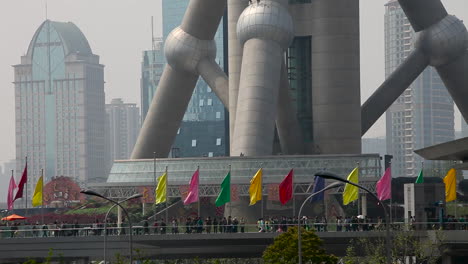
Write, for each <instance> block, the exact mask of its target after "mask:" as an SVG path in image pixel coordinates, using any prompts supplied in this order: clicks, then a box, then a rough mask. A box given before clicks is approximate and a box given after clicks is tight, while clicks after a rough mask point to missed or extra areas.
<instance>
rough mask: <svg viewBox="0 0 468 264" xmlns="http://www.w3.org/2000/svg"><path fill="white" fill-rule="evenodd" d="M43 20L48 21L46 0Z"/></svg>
mask: <svg viewBox="0 0 468 264" xmlns="http://www.w3.org/2000/svg"><path fill="white" fill-rule="evenodd" d="M45 19H46V20H47V19H48V16H47V0H45Z"/></svg>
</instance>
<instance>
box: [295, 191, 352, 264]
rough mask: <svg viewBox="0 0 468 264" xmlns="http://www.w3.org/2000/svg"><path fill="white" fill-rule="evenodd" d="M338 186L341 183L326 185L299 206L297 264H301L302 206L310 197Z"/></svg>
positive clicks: (310, 196)
mask: <svg viewBox="0 0 468 264" xmlns="http://www.w3.org/2000/svg"><path fill="white" fill-rule="evenodd" d="M340 186H343V184H342V183H339V182H334V183H332V184H330V185H328V186H327V187H325V188H323V189H322V190H320V191H318V192H314V193H313V194H311V195H309V197H307V198H306V199H305V200H304V202H303V203H302V205H301V208H300V209H299V214H298V215H297V218H298V222H297V223H298V227H297V255H298V256H299V264H302V231H301V227H302V224H301V213H302V208H303V207H304V205H305V204H306V202H307V201H309V200H310V199H311V198H312V197H314V196H315V195H317V194H320V193H322V192H324V191H326V190H330V189H333V188H338V187H340Z"/></svg>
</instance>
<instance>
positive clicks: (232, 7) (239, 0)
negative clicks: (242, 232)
mask: <svg viewBox="0 0 468 264" xmlns="http://www.w3.org/2000/svg"><path fill="white" fill-rule="evenodd" d="M247 4H248V0H227V5H228V46H229V50H228V57H229V127H230V131H229V133H230V142H231V144H230V146H231V149H232V139H233V138H234V126H235V125H234V124H235V121H236V111H237V96H238V93H239V81H240V74H241V64H242V51H243V49H242V45H241V44H240V42H239V39H238V38H237V21H238V20H239V16H240V15H241V13H242V11H244V9H245V8H246V7H247Z"/></svg>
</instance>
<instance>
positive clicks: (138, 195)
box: [80, 190, 143, 264]
mask: <svg viewBox="0 0 468 264" xmlns="http://www.w3.org/2000/svg"><path fill="white" fill-rule="evenodd" d="M80 193H83V194H86V195H91V196H96V197H99V198H102V199H104V200H107V201H109V202H111V203H113V204H114V205H113V206H112V207H111V208H110V209H109V210H108V211H107V214H106V217H105V221H104V264H106V257H107V256H106V247H107V234H106V231H107V230H106V229H107V216H108V214H109V212H110V211H111V210H112V208H114V207H115V206H118V207H120V208H121V209H122V210H123V211H124V213H125V215H126V216H127V219H128V226H129V232H130V236H129V238H130V241H129V250H130V263H133V237H132V233H133V230H132V220H131V219H130V215H129V214H128V211H127V210H126V209H125V208H124V207H123V206H122V204H121V203H123V202H125V201H128V200H131V199H136V198H140V197H142V196H143V195H142V194H141V193H137V194H134V195H132V196H130V197H129V198H127V199H125V200H123V201H121V202H117V201H114V200H112V199H110V198H107V197H105V196H103V195H101V194H99V193H97V192H95V191H92V190H82V191H80Z"/></svg>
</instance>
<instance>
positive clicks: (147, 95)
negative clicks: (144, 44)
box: [140, 40, 165, 124]
mask: <svg viewBox="0 0 468 264" xmlns="http://www.w3.org/2000/svg"><path fill="white" fill-rule="evenodd" d="M164 63H165V59H164V49H163V42H162V40H153V49H152V50H145V51H143V62H142V63H141V79H140V96H141V98H140V101H141V102H140V104H141V124H143V121H145V117H146V113H148V109H149V106H150V105H151V100H152V99H153V96H154V92H155V91H156V87H157V86H158V83H159V79H161V74H162V72H163V69H164Z"/></svg>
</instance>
